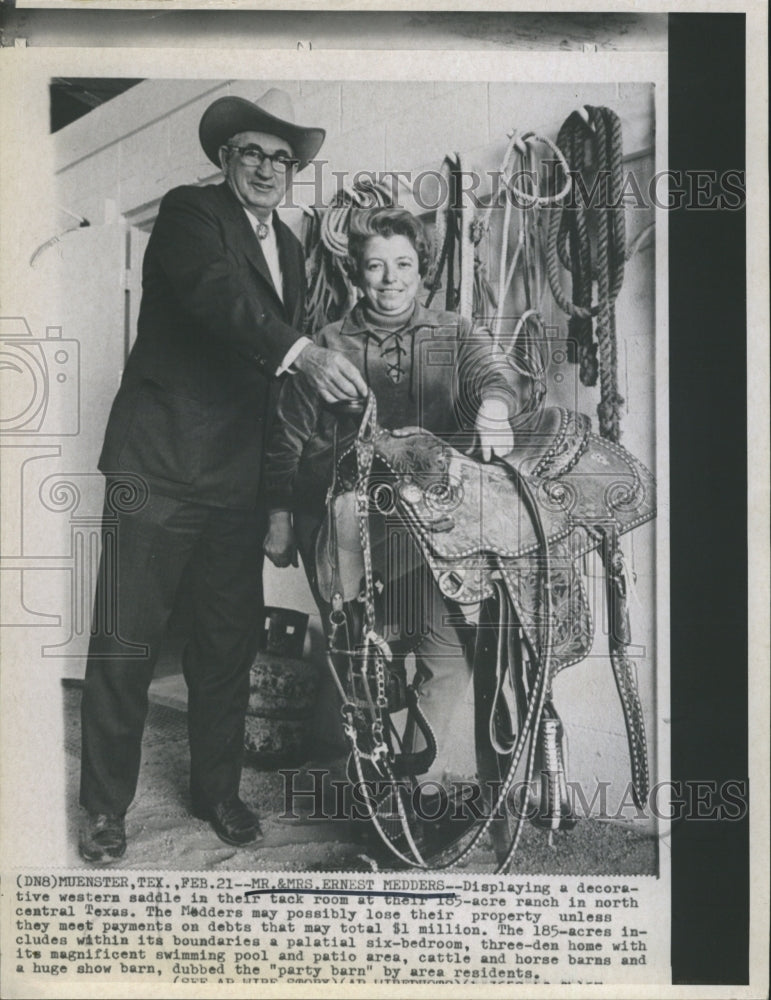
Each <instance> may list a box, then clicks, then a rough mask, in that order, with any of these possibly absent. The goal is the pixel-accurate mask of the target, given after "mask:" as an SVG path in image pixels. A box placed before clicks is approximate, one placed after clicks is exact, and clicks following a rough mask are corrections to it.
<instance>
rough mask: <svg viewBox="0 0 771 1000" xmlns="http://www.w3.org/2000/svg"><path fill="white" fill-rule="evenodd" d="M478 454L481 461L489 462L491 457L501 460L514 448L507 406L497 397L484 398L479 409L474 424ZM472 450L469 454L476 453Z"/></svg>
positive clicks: (503, 400)
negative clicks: (480, 456)
mask: <svg viewBox="0 0 771 1000" xmlns="http://www.w3.org/2000/svg"><path fill="white" fill-rule="evenodd" d="M474 433H475V435H476V438H477V441H476V444H477V446H478V450H479V452H481V454H482V460H483V461H485V462H489V461H490V460H491V459H492V458H493V457H495V456H498V457H500V458H502V457H503V456H504V455H508V454H509V452H510V451H512V449H513V448H514V432H513V431H512V429H511V422H510V420H509V405H508V403H507V402H506V400H505V399H502V398H501V397H499V396H486V397H485V398H484V399H483V400H482V403H481V405H480V407H479V412H478V413H477V418H476V422H475V424H474ZM476 450H477V449H476V448H472V449H471V451H470V452H469V454H471V453H472V452H474V451H476Z"/></svg>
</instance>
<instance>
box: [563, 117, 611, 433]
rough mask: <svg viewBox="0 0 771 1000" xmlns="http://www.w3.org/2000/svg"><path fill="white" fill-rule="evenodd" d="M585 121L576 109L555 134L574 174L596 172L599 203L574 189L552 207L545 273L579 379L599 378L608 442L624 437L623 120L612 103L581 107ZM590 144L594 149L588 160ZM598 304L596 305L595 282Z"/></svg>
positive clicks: (601, 422) (600, 413)
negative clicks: (619, 324)
mask: <svg viewBox="0 0 771 1000" xmlns="http://www.w3.org/2000/svg"><path fill="white" fill-rule="evenodd" d="M586 112H587V118H586V119H584V117H583V116H582V115H581V114H580V113H579V112H577V111H574V112H573V113H572V114H571V115H570V116H569V117H568V118H567V119H566V121H565V122H564V124H563V125H562V128H561V129H560V131H559V134H558V136H557V145H558V146H559V148H560V149H561V150H562V151H563V152H564V154H565V157H566V158H567V161H568V163H569V165H570V170H571V173H572V175H573V177H574V178H575V177H580V178H581V179H582V182H583V183H584V191H586V190H587V186H586V178H587V174H588V171H589V168H590V167H591V168H592V169H593V170H594V171H595V172H596V186H594V187H592V188H591V189H590V190H591V191H592V192H594V191H595V190H596V191H597V192H598V193H599V204H598V205H592V204H589V205H587V204H584V201H583V200H582V199H580V198H578V197H577V196H576V195H577V192H576V189H575V186H574V189H573V198H572V199H570V201H569V203H567V204H566V203H562V204H560V205H557V206H556V207H555V208H553V209H552V212H551V218H550V220H549V232H548V239H547V252H546V262H547V276H548V279H549V285H550V287H551V291H552V295H553V296H554V299H555V301H556V303H557V305H558V306H559V307H560V309H562V311H563V312H564V313H567V315H568V316H569V317H570V319H569V321H568V333H569V335H570V337H571V338H572V339H573V340H574V341H575V343H576V345H577V349H578V350H577V358H576V360H577V362H578V364H579V371H580V377H581V381H582V382H583V384H584V385H586V386H593V385H596V384H597V379H598V376H599V381H600V402H599V404H598V406H597V415H598V418H599V427H600V434H601V435H602V436H603V437H605V438H607V439H608V440H610V441H618V440H619V438H620V436H621V426H620V425H621V407H622V406H623V403H624V399H623V397H622V396H621V395H620V394H619V391H618V353H617V338H616V310H615V303H616V299H617V297H618V293H619V291H620V290H621V285H622V283H623V280H624V264H625V260H626V224H625V218H624V204H623V197H622V192H623V183H624V180H623V170H622V167H623V146H622V140H621V120H620V118H619V117H618V115H617V114H616V113H615V112H614V111H612V110H611V109H610V108H603V107H591V106H589V105H586ZM587 145H588V146H589V147H590V149H591V153H590V156H588V157H587V155H586V153H587ZM592 221H593V222H594V223H595V225H596V248H594V249H593V247H592V241H591V239H590V223H591V222H592ZM560 264H562V266H563V267H564V268H565V269H566V270H567V271H569V272H570V275H571V279H572V292H571V297H568V296H567V294H566V293H565V292H564V290H563V288H562V284H561V280H560V270H559V265H560ZM595 282H596V285H597V301H596V303H594V304H593V301H592V299H593V284H594V283H595Z"/></svg>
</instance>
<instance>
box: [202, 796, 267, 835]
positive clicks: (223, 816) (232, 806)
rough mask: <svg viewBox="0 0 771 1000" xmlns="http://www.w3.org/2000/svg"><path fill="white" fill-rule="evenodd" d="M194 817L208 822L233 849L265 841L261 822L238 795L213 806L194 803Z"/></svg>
mask: <svg viewBox="0 0 771 1000" xmlns="http://www.w3.org/2000/svg"><path fill="white" fill-rule="evenodd" d="M192 812H193V815H194V816H195V817H196V818H197V819H205V820H208V821H209V823H211V825H212V826H213V827H214V832H215V833H216V834H217V836H218V837H219V838H220V840H224V841H225V843H226V844H231V845H232V846H233V847H243V846H244V845H246V844H256V843H258V842H259V841H261V840H262V839H263V835H262V829H261V828H260V821H259V820H258V819H257V817H256V816H255V815H254V813H253V812H252V810H251V809H249V808H248V807H247V806H246V805H245V804H244V803H243V802H242V801H241V799H239V797H238V796H237V795H234V796H233V798H232V799H226V800H225V801H224V802H216V803H214V805H211V806H204V805H199V804H197V803H193V810H192Z"/></svg>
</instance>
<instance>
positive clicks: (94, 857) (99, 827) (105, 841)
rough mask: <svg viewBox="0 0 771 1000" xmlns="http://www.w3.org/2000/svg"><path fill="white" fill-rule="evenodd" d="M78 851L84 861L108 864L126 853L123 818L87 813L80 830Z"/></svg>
mask: <svg viewBox="0 0 771 1000" xmlns="http://www.w3.org/2000/svg"><path fill="white" fill-rule="evenodd" d="M78 850H79V851H80V856H81V858H83V860H84V861H90V862H92V863H93V862H102V863H103V864H109V863H110V862H112V861H117V859H118V858H122V857H123V855H124V854H125V853H126V824H125V822H124V819H123V816H108V815H106V814H105V813H88V814H87V816H86V820H85V822H84V824H83V826H81V828H80V837H79V839H78Z"/></svg>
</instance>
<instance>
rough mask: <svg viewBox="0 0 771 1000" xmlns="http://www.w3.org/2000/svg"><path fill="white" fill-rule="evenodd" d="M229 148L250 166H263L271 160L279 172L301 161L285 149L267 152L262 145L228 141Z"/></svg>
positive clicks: (283, 171) (281, 172)
mask: <svg viewBox="0 0 771 1000" xmlns="http://www.w3.org/2000/svg"><path fill="white" fill-rule="evenodd" d="M227 148H228V149H232V150H233V151H234V152H236V153H238V155H239V156H240V157H241V160H242V162H243V163H245V164H246V165H247V166H248V167H261V166H262V165H263V163H264V162H265V160H270V165H271V166H272V167H273V169H274V170H275V171H276V173H279V174H283V173H285V172H286V171H287V170H291V168H292V167H296V166H297V164H298V163H299V162H300V161H299V160H296V159H295V158H294V157H292V156H290V155H289V153H287V152H286V151H285V150H283V149H279V150H278V151H277V152H275V153H266V152H265V150H264V149H263V148H262V146H256V145H249V146H231V145H230V143H228V146H227Z"/></svg>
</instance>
